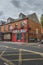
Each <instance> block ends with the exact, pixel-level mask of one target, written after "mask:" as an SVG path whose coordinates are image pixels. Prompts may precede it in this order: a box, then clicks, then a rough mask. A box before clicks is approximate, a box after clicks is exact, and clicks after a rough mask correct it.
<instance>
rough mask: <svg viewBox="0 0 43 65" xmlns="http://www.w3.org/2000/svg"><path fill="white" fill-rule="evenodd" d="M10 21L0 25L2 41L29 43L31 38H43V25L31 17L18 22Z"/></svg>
mask: <svg viewBox="0 0 43 65" xmlns="http://www.w3.org/2000/svg"><path fill="white" fill-rule="evenodd" d="M9 19H10V20H11V22H10V20H9ZM9 19H8V20H7V21H9V23H6V24H3V25H0V33H1V32H2V33H3V39H2V40H7V41H8V40H9V41H13V42H29V40H30V38H34V39H36V38H37V39H40V38H41V24H40V23H39V22H36V21H33V20H31V19H29V17H24V18H22V19H17V20H15V19H11V18H9ZM0 37H1V35H0Z"/></svg>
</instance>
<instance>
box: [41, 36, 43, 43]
mask: <svg viewBox="0 0 43 65" xmlns="http://www.w3.org/2000/svg"><path fill="white" fill-rule="evenodd" d="M41 43H43V35H42V36H41Z"/></svg>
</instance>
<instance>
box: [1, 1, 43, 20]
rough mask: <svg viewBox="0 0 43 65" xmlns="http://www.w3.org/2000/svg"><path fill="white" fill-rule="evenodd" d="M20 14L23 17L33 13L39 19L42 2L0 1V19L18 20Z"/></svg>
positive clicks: (42, 8)
mask: <svg viewBox="0 0 43 65" xmlns="http://www.w3.org/2000/svg"><path fill="white" fill-rule="evenodd" d="M21 12H22V13H24V14H25V15H28V14H32V13H34V12H35V13H36V14H37V16H38V18H40V15H41V14H42V13H43V0H0V19H2V20H6V19H7V18H8V17H12V18H18V15H19V13H21Z"/></svg>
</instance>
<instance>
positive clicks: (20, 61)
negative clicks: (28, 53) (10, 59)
mask: <svg viewBox="0 0 43 65" xmlns="http://www.w3.org/2000/svg"><path fill="white" fill-rule="evenodd" d="M18 65H22V55H21V49H20V50H19V64H18Z"/></svg>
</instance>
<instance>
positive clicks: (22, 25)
mask: <svg viewBox="0 0 43 65" xmlns="http://www.w3.org/2000/svg"><path fill="white" fill-rule="evenodd" d="M21 28H22V29H23V28H24V21H21Z"/></svg>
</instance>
